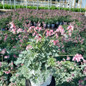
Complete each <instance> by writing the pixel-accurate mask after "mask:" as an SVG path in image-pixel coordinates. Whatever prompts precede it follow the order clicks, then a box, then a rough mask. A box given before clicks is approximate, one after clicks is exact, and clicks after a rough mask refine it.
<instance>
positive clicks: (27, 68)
mask: <svg viewBox="0 0 86 86" xmlns="http://www.w3.org/2000/svg"><path fill="white" fill-rule="evenodd" d="M45 44H46V46H45ZM29 45H31V46H32V47H31V48H30V49H28V50H25V51H23V52H22V53H21V54H20V55H19V58H18V59H17V61H15V62H14V63H15V64H16V65H18V70H16V73H14V74H13V75H12V78H11V80H10V81H11V82H16V84H18V86H22V85H24V86H25V80H30V82H31V84H33V85H32V86H47V85H49V84H50V83H51V78H52V75H53V73H54V67H55V65H56V59H55V58H54V57H57V56H58V54H57V53H58V47H57V46H55V45H53V44H52V43H51V42H50V39H49V38H46V37H44V38H42V39H41V41H39V42H36V41H35V40H33V41H32V42H31V43H30V42H29ZM45 82H47V83H45ZM43 84H46V85H43ZM53 86H55V85H53Z"/></svg>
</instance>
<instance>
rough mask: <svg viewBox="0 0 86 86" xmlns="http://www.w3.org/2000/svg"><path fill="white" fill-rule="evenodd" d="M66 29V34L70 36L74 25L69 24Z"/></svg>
mask: <svg viewBox="0 0 86 86" xmlns="http://www.w3.org/2000/svg"><path fill="white" fill-rule="evenodd" d="M67 30H68V35H69V36H71V35H72V32H73V30H74V26H72V25H69V26H68V28H67Z"/></svg>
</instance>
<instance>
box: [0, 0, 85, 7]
mask: <svg viewBox="0 0 86 86" xmlns="http://www.w3.org/2000/svg"><path fill="white" fill-rule="evenodd" d="M0 2H1V3H2V4H4V3H7V4H14V3H15V5H16V4H19V5H30V6H37V5H39V6H56V7H64V8H85V6H86V0H0Z"/></svg>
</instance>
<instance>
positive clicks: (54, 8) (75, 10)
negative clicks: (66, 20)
mask: <svg viewBox="0 0 86 86" xmlns="http://www.w3.org/2000/svg"><path fill="white" fill-rule="evenodd" d="M4 8H5V9H14V8H16V9H19V8H26V6H22V5H15V7H14V5H8V4H4ZM27 8H28V9H37V7H36V6H27ZM0 9H3V5H2V4H0ZM38 9H51V10H66V11H72V12H85V9H84V8H62V7H61V8H58V7H55V6H52V7H50V8H48V7H40V6H39V7H38Z"/></svg>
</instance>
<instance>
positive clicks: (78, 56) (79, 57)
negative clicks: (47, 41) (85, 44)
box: [72, 54, 84, 62]
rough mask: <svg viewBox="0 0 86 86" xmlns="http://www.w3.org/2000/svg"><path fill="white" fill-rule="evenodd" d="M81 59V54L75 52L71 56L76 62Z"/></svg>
mask: <svg viewBox="0 0 86 86" xmlns="http://www.w3.org/2000/svg"><path fill="white" fill-rule="evenodd" d="M81 59H82V60H84V58H83V57H82V55H81V54H76V55H75V56H74V57H73V59H72V60H73V61H77V62H80V61H81Z"/></svg>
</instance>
